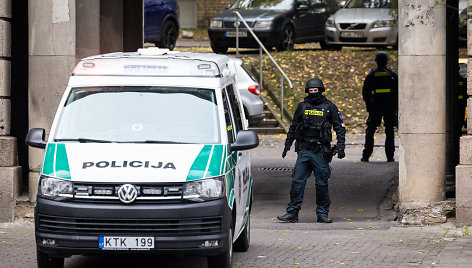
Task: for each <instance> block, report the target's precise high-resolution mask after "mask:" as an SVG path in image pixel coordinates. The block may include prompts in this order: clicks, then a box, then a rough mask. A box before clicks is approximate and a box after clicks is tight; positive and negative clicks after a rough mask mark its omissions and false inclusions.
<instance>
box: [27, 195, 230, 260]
mask: <svg viewBox="0 0 472 268" xmlns="http://www.w3.org/2000/svg"><path fill="white" fill-rule="evenodd" d="M230 219H231V210H230V208H229V207H228V203H227V201H226V199H219V200H215V201H208V202H202V203H187V202H186V203H178V204H139V205H124V204H95V203H77V202H64V201H62V202H58V201H52V200H47V199H43V198H40V197H38V198H37V204H36V207H35V228H36V243H37V246H38V249H39V250H41V251H42V252H44V253H46V254H48V255H50V256H52V257H69V256H71V255H96V254H106V253H113V252H115V253H116V252H119V253H120V254H123V253H126V252H129V253H136V251H135V250H122V249H120V250H104V249H101V248H99V236H114V237H154V244H155V247H154V248H153V249H150V250H147V251H142V250H140V251H138V252H139V253H159V252H162V253H186V254H187V253H189V254H202V255H214V254H218V253H222V252H223V250H224V249H225V246H226V245H225V243H226V241H227V237H228V230H229V224H230ZM52 240H53V241H54V244H53V245H51V241H52ZM214 240H218V245H217V246H212V247H209V246H208V245H207V246H204V244H205V241H214ZM43 241H45V242H47V243H43ZM46 244H48V245H46ZM207 244H208V243H207Z"/></svg>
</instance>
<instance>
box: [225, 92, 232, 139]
mask: <svg viewBox="0 0 472 268" xmlns="http://www.w3.org/2000/svg"><path fill="white" fill-rule="evenodd" d="M223 109H224V112H225V121H226V133H227V134H228V142H229V143H233V142H234V141H235V140H234V132H233V123H232V121H231V110H230V108H229V101H228V97H227V95H226V91H223Z"/></svg>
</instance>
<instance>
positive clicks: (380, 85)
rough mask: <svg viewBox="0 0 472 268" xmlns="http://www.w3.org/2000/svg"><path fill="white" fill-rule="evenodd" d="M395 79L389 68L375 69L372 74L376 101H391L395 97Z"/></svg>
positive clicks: (373, 96)
mask: <svg viewBox="0 0 472 268" xmlns="http://www.w3.org/2000/svg"><path fill="white" fill-rule="evenodd" d="M394 83H395V81H394V77H393V75H392V74H391V73H390V71H389V70H388V69H387V68H382V69H380V68H379V69H375V70H374V71H373V74H372V85H373V86H372V89H371V92H370V93H371V96H372V100H373V101H374V103H382V102H390V101H392V99H393V98H394V95H393V94H394V92H393V90H394V87H395V84H394Z"/></svg>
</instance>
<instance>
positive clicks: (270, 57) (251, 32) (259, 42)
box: [233, 11, 292, 121]
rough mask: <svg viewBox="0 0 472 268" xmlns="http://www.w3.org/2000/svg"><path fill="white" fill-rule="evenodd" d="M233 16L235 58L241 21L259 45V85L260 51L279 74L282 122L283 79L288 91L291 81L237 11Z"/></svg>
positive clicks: (237, 52) (260, 69)
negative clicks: (285, 81) (267, 57)
mask: <svg viewBox="0 0 472 268" xmlns="http://www.w3.org/2000/svg"><path fill="white" fill-rule="evenodd" d="M233 14H235V15H236V22H235V23H234V26H235V27H236V57H239V24H240V23H239V20H241V21H242V23H243V24H244V26H246V29H247V30H248V31H249V33H250V34H251V35H252V37H254V39H255V40H256V42H257V43H258V44H259V60H260V68H259V76H260V78H259V84H260V86H261V88H262V76H263V75H262V51H263V50H264V52H265V54H267V56H269V59H270V60H271V61H272V63H274V65H275V67H276V68H277V70H278V71H279V72H280V74H281V76H280V79H281V81H280V120H282V121H284V116H283V114H284V78H285V79H287V82H288V85H289V87H290V89H291V88H292V81H290V79H289V78H288V77H287V75H286V74H285V72H284V71H283V70H282V68H280V66H279V64H277V62H276V61H275V59H274V58H273V57H272V55H271V54H270V53H269V51H268V50H267V49H266V47H265V46H264V45H263V44H262V42H261V40H259V38H258V37H257V36H256V34H255V33H254V32H253V31H252V29H251V27H249V25H248V24H247V22H246V20H244V18H243V17H242V16H241V14H240V13H239V12H238V11H233Z"/></svg>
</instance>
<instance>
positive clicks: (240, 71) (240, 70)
mask: <svg viewBox="0 0 472 268" xmlns="http://www.w3.org/2000/svg"><path fill="white" fill-rule="evenodd" d="M237 68H238V71H237V73H236V76H237V77H240V78H241V79H242V80H245V81H247V80H252V81H253V82H255V81H256V78H255V77H254V76H253V75H252V74H251V73H250V72H248V71H247V70H246V68H244V67H243V66H242V65H239V66H238V67H237Z"/></svg>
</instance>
